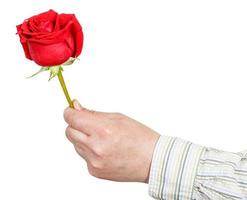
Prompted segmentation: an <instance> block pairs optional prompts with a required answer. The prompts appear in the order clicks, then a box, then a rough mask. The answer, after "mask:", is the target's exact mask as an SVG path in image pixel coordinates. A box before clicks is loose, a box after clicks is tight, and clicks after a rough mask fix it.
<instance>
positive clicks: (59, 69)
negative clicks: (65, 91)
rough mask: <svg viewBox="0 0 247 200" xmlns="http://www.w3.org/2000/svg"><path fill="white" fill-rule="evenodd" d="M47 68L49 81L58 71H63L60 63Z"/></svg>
mask: <svg viewBox="0 0 247 200" xmlns="http://www.w3.org/2000/svg"><path fill="white" fill-rule="evenodd" d="M49 70H50V77H49V81H50V80H51V79H53V78H54V77H55V76H57V74H58V72H59V71H63V68H62V66H61V65H58V66H53V67H49Z"/></svg>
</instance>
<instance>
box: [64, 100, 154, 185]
mask: <svg viewBox="0 0 247 200" xmlns="http://www.w3.org/2000/svg"><path fill="white" fill-rule="evenodd" d="M74 106H75V109H71V108H66V110H65V111H64V119H65V121H66V122H67V123H68V127H67V129H66V136H67V138H68V139H69V140H70V142H72V144H73V145H74V147H75V150H76V151H77V153H78V154H79V155H80V156H81V157H82V158H84V159H85V161H86V162H87V166H88V171H89V173H90V174H91V175H93V176H95V177H97V178H102V179H108V180H113V181H133V182H145V183H147V182H148V178H149V171H150V165H151V161H152V155H153V151H154V148H155V144H156V142H157V140H158V138H159V134H158V133H156V132H155V131H153V130H152V129H150V128H148V127H146V126H145V125H143V124H141V123H140V122H137V121H135V120H134V119H131V118H129V117H127V116H125V115H123V114H120V113H104V112H96V111H91V110H88V109H86V108H83V107H81V106H80V104H79V103H78V102H77V101H74Z"/></svg>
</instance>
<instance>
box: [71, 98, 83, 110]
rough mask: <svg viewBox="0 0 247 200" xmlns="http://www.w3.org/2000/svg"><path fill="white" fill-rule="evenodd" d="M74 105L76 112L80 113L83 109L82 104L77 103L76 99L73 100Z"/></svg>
mask: <svg viewBox="0 0 247 200" xmlns="http://www.w3.org/2000/svg"><path fill="white" fill-rule="evenodd" d="M73 105H74V107H75V109H76V110H78V111H80V110H82V109H83V107H82V106H81V104H80V103H79V101H77V100H76V99H75V100H73Z"/></svg>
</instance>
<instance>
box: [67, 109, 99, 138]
mask: <svg viewBox="0 0 247 200" xmlns="http://www.w3.org/2000/svg"><path fill="white" fill-rule="evenodd" d="M64 120H65V121H66V122H67V123H68V124H69V126H71V127H72V128H74V129H76V130H79V131H82V132H85V133H86V134H88V135H92V133H93V132H94V131H95V129H96V126H97V122H98V119H97V116H96V115H95V114H94V113H91V112H90V111H88V110H86V109H82V110H80V111H78V110H75V109H72V108H66V109H65V111H64Z"/></svg>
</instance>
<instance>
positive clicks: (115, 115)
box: [111, 112, 125, 120]
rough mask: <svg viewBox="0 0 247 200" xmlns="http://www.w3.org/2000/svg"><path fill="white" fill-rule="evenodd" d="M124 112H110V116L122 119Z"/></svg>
mask: <svg viewBox="0 0 247 200" xmlns="http://www.w3.org/2000/svg"><path fill="white" fill-rule="evenodd" d="M124 116H125V115H124V114H122V113H120V112H113V113H111V118H112V119H115V120H118V119H123V118H124Z"/></svg>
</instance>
